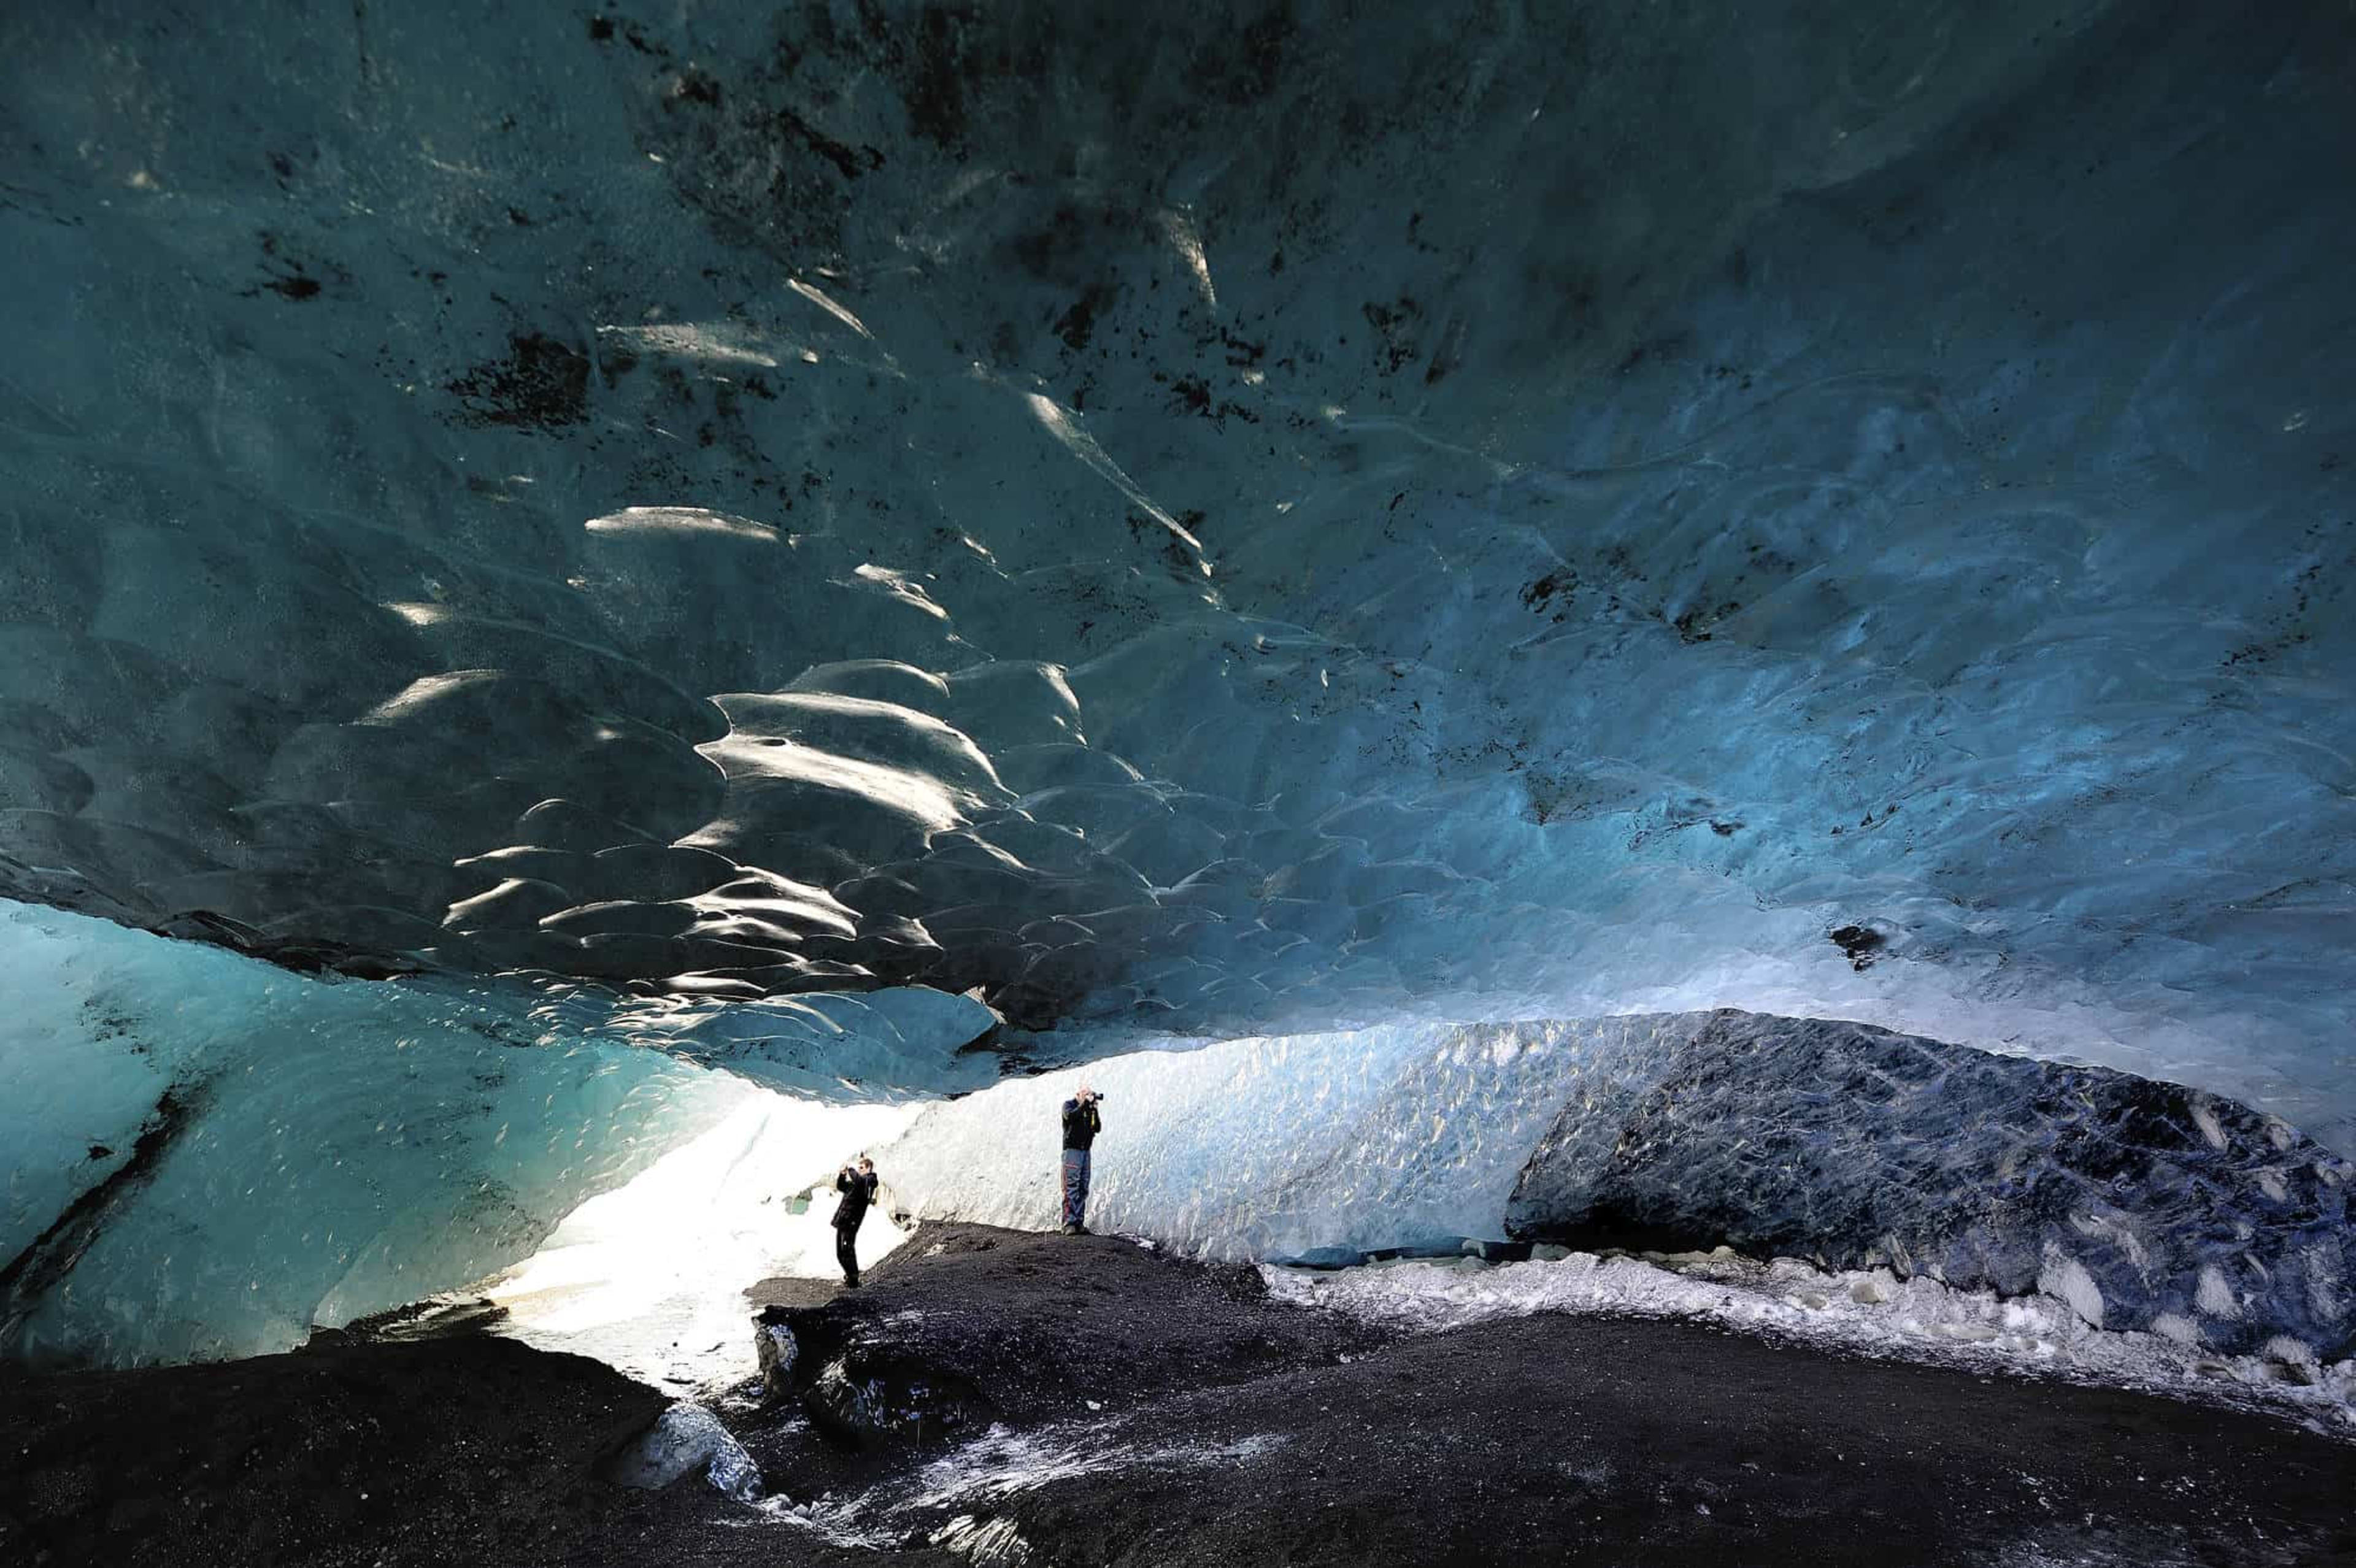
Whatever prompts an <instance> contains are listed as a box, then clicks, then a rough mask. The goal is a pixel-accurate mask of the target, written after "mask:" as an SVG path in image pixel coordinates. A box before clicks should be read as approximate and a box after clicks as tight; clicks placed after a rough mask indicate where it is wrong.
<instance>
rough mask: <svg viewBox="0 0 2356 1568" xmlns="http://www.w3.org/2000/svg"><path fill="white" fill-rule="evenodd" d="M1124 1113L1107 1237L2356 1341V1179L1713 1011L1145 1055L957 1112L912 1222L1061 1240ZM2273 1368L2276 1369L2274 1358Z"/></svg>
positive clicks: (2240, 1111) (918, 1188) (1843, 1030)
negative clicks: (1862, 1274)
mask: <svg viewBox="0 0 2356 1568" xmlns="http://www.w3.org/2000/svg"><path fill="white" fill-rule="evenodd" d="M1082 1081H1087V1082H1089V1083H1093V1084H1094V1085H1095V1086H1096V1087H1097V1088H1098V1090H1099V1091H1100V1092H1102V1093H1105V1095H1106V1104H1105V1127H1104V1131H1103V1133H1102V1134H1101V1135H1100V1136H1099V1137H1098V1145H1097V1157H1096V1164H1095V1181H1094V1186H1093V1190H1092V1192H1091V1196H1090V1200H1089V1215H1088V1217H1089V1220H1090V1221H1091V1222H1092V1224H1093V1225H1094V1226H1095V1228H1097V1229H1100V1230H1119V1231H1123V1232H1135V1233H1138V1234H1141V1235H1144V1236H1148V1237H1151V1238H1155V1239H1158V1240H1162V1241H1167V1242H1170V1243H1175V1244H1177V1245H1179V1246H1182V1247H1184V1248H1186V1249H1188V1250H1190V1251H1195V1252H1201V1253H1208V1254H1211V1255H1214V1256H1222V1257H1230V1258H1253V1259H1269V1258H1275V1259H1285V1258H1292V1257H1310V1256H1316V1255H1318V1254H1326V1255H1333V1254H1335V1253H1339V1254H1341V1255H1344V1256H1355V1255H1356V1254H1358V1253H1365V1252H1370V1251H1379V1250H1386V1249H1395V1248H1405V1249H1409V1250H1413V1249H1419V1248H1434V1247H1437V1248H1440V1249H1442V1250H1449V1251H1452V1250H1453V1249H1454V1247H1455V1246H1456V1244H1457V1243H1459V1241H1460V1240H1461V1239H1463V1238H1472V1239H1482V1238H1489V1239H1494V1238H1497V1237H1500V1236H1505V1235H1512V1236H1515V1237H1520V1238H1523V1239H1535V1240H1547V1241H1554V1240H1561V1241H1573V1242H1581V1243H1589V1244H1594V1243H1616V1244H1622V1245H1636V1244H1643V1245H1653V1244H1658V1245H1666V1246H1670V1247H1694V1248H1708V1247H1712V1246H1717V1245H1721V1244H1727V1243H1731V1244H1733V1245H1735V1246H1737V1247H1740V1248H1742V1249H1743V1250H1745V1251H1746V1252H1747V1253H1751V1254H1752V1255H1753V1256H1756V1257H1762V1258H1763V1257H1772V1256H1777V1255H1790V1256H1794V1257H1798V1258H1803V1259H1806V1260H1808V1261H1810V1262H1812V1263H1813V1264H1815V1266H1816V1267H1818V1268H1819V1269H1825V1270H1858V1271H1870V1270H1876V1269H1881V1270H1889V1271H1891V1272H1893V1273H1894V1274H1895V1275H1896V1276H1897V1277H1898V1278H1900V1279H1906V1278H1911V1277H1916V1276H1920V1277H1923V1278H1927V1279H1931V1280H1934V1281H1937V1282H1939V1283H1940V1284H1941V1285H1944V1286H1946V1287H1949V1288H1951V1289H1954V1290H1958V1291H1966V1292H1988V1293H1992V1294H1994V1295H1997V1296H2029V1295H2042V1296H2051V1297H2052V1298H2053V1299H2054V1300H2055V1301H2056V1302H2057V1303H2060V1304H2061V1306H2062V1307H2066V1309H2067V1310H2068V1311H2070V1312H2072V1313H2074V1314H2075V1315H2076V1316H2078V1317H2081V1318H2083V1320H2084V1321H2086V1322H2087V1323H2088V1324H2090V1325H2091V1326H2093V1327H2094V1328H2114V1329H2118V1328H2126V1329H2135V1330H2140V1331H2146V1332H2154V1333H2158V1334H2159V1335H2161V1336H2162V1337H2164V1338H2168V1339H2174V1340H2176V1341H2178V1342H2179V1343H2183V1344H2188V1345H2194V1346H2206V1347H2208V1348H2210V1349H2214V1350H2219V1351H2227V1352H2246V1351H2255V1350H2259V1349H2266V1348H2268V1347H2273V1348H2275V1349H2280V1348H2281V1347H2282V1346H2296V1347H2300V1348H2301V1349H2298V1351H2297V1359H2302V1360H2308V1361H2312V1360H2315V1359H2316V1358H2317V1357H2318V1356H2319V1355H2320V1356H2322V1357H2323V1358H2325V1359H2327V1360H2329V1359H2337V1358H2344V1357H2345V1356H2347V1355H2348V1353H2349V1351H2350V1349H2351V1343H2356V1228H2351V1224H2350V1216H2349V1203H2350V1197H2351V1184H2356V1167H2351V1165H2350V1163H2349V1162H2348V1161H2347V1160H2345V1159H2342V1158H2340V1157H2337V1156H2334V1155H2332V1154H2330V1153H2329V1151H2327V1150H2325V1149H2323V1148H2322V1147H2319V1146H2318V1145H2317V1144H2316V1143H2314V1142H2313V1141H2312V1140H2310V1139H2308V1138H2306V1137H2304V1136H2301V1135H2300V1134H2299V1133H2298V1132H2297V1130H2296V1129H2294V1128H2292V1127H2291V1126H2289V1125H2287V1124H2286V1123H2284V1122H2282V1121H2280V1120H2279V1119H2278V1118H2274V1117H2269V1116H2265V1115H2259V1114H2256V1113H2254V1112H2252V1111H2251V1110H2249V1109H2248V1108H2247V1107H2245V1106H2243V1105H2240V1104H2236V1103H2234V1102H2233V1101H2230V1100H2224V1099H2221V1098H2218V1097H2216V1096H2213V1095H2209V1094H2204V1093H2200V1092H2198V1091H2188V1090H2184V1089H2181V1088H2179V1087H2176V1086H2173V1085H2168V1084H2160V1083H2152V1082H2149V1081H2147V1080H2143V1079H2138V1078H2135V1077H2132V1076H2130V1075H2127V1074H2124V1073H2117V1072H2107V1071H2104V1070H2103V1069H2099V1068H2072V1067H2061V1066H2056V1065H2053V1064H2050V1063H2044V1062H2039V1061H2032V1060H2029V1059H2028V1058H2023V1057H2000V1056H1995V1055H1992V1054H1989V1053H1987V1052H1985V1051H1977V1050H1974V1049H1972V1048H1969V1047H1963V1046H1954V1045H1948V1044H1945V1043H1943V1042H1940V1041H1936V1040H1923V1039H1920V1038H1916V1037H1911V1036H1905V1035H1899V1034H1893V1033H1891V1032H1890V1031H1888V1030H1883V1029H1874V1028H1872V1027H1870V1026H1863V1025H1856V1024H1842V1023H1827V1022H1825V1021H1823V1020H1819V1019H1779V1018H1770V1017H1763V1016H1760V1015H1755V1014H1748V1013H1740V1012H1734V1011H1731V1010H1721V1011H1718V1012H1711V1013H1683V1014H1655V1015H1650V1016H1632V1017H1624V1018H1616V1019H1592V1020H1554V1021H1529V1022H1518V1023H1503V1024H1477V1025H1462V1026H1444V1025H1419V1026H1409V1027H1404V1028H1387V1029H1373V1030H1366V1031H1362V1032H1358V1033H1352V1034H1331V1035H1324V1036H1314V1037H1297V1038H1279V1039H1254V1040H1230V1041H1226V1042H1223V1043H1220V1044H1216V1045H1209V1046H1205V1047H1203V1048H1202V1049H1199V1050H1197V1051H1193V1052H1191V1053H1187V1054H1180V1055H1175V1056H1173V1055H1171V1054H1169V1053H1167V1052H1166V1051H1148V1052H1142V1053H1140V1054H1136V1055H1130V1056H1122V1057H1118V1058H1115V1059H1113V1060H1110V1061H1099V1062H1096V1063H1092V1064H1090V1065H1089V1066H1087V1067H1084V1068H1077V1069H1074V1070H1071V1071H1069V1072H1062V1073H1056V1074H1051V1075H1048V1076H1044V1077H1041V1078H1037V1079H1033V1080H1027V1081H1022V1082H1016V1083H1006V1084H1003V1085H1001V1086H999V1087H997V1088H995V1089H991V1090H989V1091H986V1092H984V1093H980V1094H975V1095H970V1096H968V1097H966V1098H964V1099H961V1100H957V1101H953V1102H949V1103H948V1104H940V1105H937V1106H934V1107H932V1108H930V1109H928V1110H926V1111H925V1112H923V1113H922V1114H921V1115H918V1116H917V1117H916V1120H915V1121H914V1122H912V1123H911V1124H910V1125H909V1126H908V1130H907V1132H906V1133H905V1136H903V1137H901V1138H900V1139H899V1141H897V1142H896V1143H894V1144H892V1145H890V1146H888V1147H884V1148H883V1149H880V1150H877V1151H875V1156H874V1157H875V1160H876V1165H877V1168H878V1170H879V1171H880V1172H881V1173H882V1174H883V1178H884V1180H885V1182H886V1183H887V1184H888V1186H889V1187H890V1189H891V1190H892V1192H893V1193H894V1198H895V1200H896V1201H897V1202H898V1203H899V1204H901V1205H903V1206H905V1208H906V1209H907V1210H908V1211H909V1212H911V1213H913V1214H916V1215H918V1216H923V1217H930V1218H937V1219H958V1220H978V1221H985V1222H989V1223H995V1224H1001V1225H1012V1226H1018V1227H1029V1228H1040V1227H1044V1226H1045V1225H1047V1224H1050V1223H1052V1221H1053V1220H1054V1217H1055V1213H1056V1211H1057V1188H1056V1182H1057V1175H1056V1171H1057V1154H1056V1150H1057V1147H1058V1145H1059V1143H1060V1122H1059V1120H1058V1116H1057V1106H1058V1104H1060V1102H1061V1101H1062V1099H1063V1098H1064V1097H1065V1096H1066V1095H1067V1094H1069V1093H1071V1091H1072V1089H1073V1088H1074V1086H1075V1085H1076V1083H1079V1082H1082ZM2276 1341H2280V1345H2276Z"/></svg>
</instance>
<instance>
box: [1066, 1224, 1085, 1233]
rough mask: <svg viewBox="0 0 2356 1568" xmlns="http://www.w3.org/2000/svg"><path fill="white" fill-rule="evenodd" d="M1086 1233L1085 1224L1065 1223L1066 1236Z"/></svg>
mask: <svg viewBox="0 0 2356 1568" xmlns="http://www.w3.org/2000/svg"><path fill="white" fill-rule="evenodd" d="M1087 1233H1088V1230H1087V1226H1085V1225H1072V1224H1067V1225H1066V1226H1065V1227H1064V1234H1066V1235H1067V1236H1085V1235H1087Z"/></svg>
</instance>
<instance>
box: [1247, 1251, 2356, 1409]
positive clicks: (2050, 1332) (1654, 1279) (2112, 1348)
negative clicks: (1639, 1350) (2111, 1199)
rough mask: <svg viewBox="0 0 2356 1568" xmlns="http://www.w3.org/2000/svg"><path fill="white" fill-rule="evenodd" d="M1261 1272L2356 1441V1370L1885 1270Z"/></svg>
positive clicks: (1425, 1314) (1311, 1301)
mask: <svg viewBox="0 0 2356 1568" xmlns="http://www.w3.org/2000/svg"><path fill="white" fill-rule="evenodd" d="M1260 1272H1261V1274H1262V1275H1264V1276H1265V1277H1266V1278H1267V1280H1268V1283H1269V1293H1270V1294H1271V1295H1272V1296H1275V1297H1276V1298H1277V1299H1279V1300H1280V1301H1290V1302H1292V1303H1295V1304H1296V1305H1299V1306H1301V1307H1321V1308H1324V1309H1327V1310H1332V1311H1339V1312H1349V1313H1355V1314H1357V1315H1360V1316H1363V1317H1368V1318H1371V1319H1373V1320H1375V1321H1377V1322H1382V1323H1388V1324H1393V1325H1397V1326H1399V1327H1403V1328H1413V1329H1418V1330H1422V1331H1427V1332H1437V1331H1440V1330H1442V1329H1447V1328H1461V1327H1462V1326H1463V1325H1465V1324H1468V1323H1478V1322H1483V1321H1485V1320H1488V1319H1491V1318H1497V1317H1520V1316H1523V1315H1526V1314H1528V1313H1534V1312H1588V1313H1627V1314H1633V1315H1636V1316H1640V1317H1676V1318H1687V1319H1697V1320H1699V1321H1703V1322H1708V1323H1717V1324H1721V1325H1723V1326H1725V1327H1727V1328H1738V1329H1741V1330H1743V1331H1745V1332H1748V1333H1760V1334H1767V1335H1772V1336H1776V1337H1780V1338H1784V1339H1795V1340H1798V1341H1801V1342H1803V1343H1807V1344H1813V1345H1816V1346H1820V1347H1822V1348H1824V1349H1834V1350H1839V1351H1843V1352H1847V1353H1851V1354H1865V1355H1873V1356H1891V1357H1898V1358H1903V1359H1905V1360H1922V1361H1931V1362H1935V1363H1938V1364H1942V1365H1947V1366H1958V1367H1962V1368H1965V1369H1966V1370H1970V1371H2007V1372H2014V1373H2026V1374H2029V1375H2032V1376H2040V1377H2059V1378H2066V1379H2069V1380H2071V1381H2077V1382H2086V1383H2097V1384H2103V1385H2106V1386H2111V1387H2125V1388H2139V1389H2147V1390H2149V1391H2152V1392H2159V1393H2166V1394H2170V1395H2173V1396H2175V1397H2177V1398H2181V1399H2194V1400H2207V1401H2214V1402H2218V1403H2233V1404H2239V1405H2243V1406H2246V1407H2250V1408H2254V1409H2259V1410H2264V1411H2266V1412H2269V1413H2275V1414H2277V1415H2286V1416H2288V1417H2290V1418H2292V1419H2294V1420H2296V1421H2298V1422H2300V1423H2301V1424H2306V1425H2308V1426H2311V1427H2313V1428H2314V1429H2315V1430H2317V1431H2320V1432H2326V1433H2329V1434H2331V1435H2335V1436H2340V1437H2343V1438H2349V1439H2351V1440H2356V1360H2339V1361H2331V1362H2322V1361H2319V1360H2317V1358H2316V1356H2315V1354H2314V1352H2313V1350H2312V1349H2311V1348H2310V1347H2307V1346H2303V1345H2299V1344H2296V1343H2292V1342H2287V1341H2286V1342H2283V1343H2279V1344H2275V1345H2270V1346H2268V1347H2267V1348H2266V1349H2265V1350H2264V1351H2262V1352H2258V1353H2253V1354H2248V1355H2222V1354H2219V1353H2217V1352H2215V1351H2213V1350H2207V1349H2201V1347H2200V1346H2199V1345H2197V1344H2194V1343H2188V1342H2187V1340H2188V1339H2190V1334H2189V1332H2188V1330H2189V1329H2190V1325H2187V1324H2183V1323H2181V1322H2169V1323H2164V1324H2162V1325H2161V1326H2160V1327H2159V1328H2158V1330H2157V1331H2155V1332H2149V1333H2145V1332H2136V1331H2126V1330H2118V1329H2104V1328H2095V1327H2094V1326H2093V1325H2092V1324H2089V1323H2087V1322H2086V1321H2085V1320H2084V1319H2083V1317H2080V1316H2079V1315H2078V1314H2077V1313H2076V1312H2075V1311H2073V1310H2072V1308H2071V1307H2069V1305H2068V1304H2067V1303H2065V1302H2060V1301H2055V1300H2052V1299H2051V1298H2047V1297H2042V1296H2031V1297H2027V1298H2008V1297H1999V1296H1995V1295H1992V1294H1990V1293H1988V1292H1986V1291H1963V1290H1955V1289H1952V1288H1950V1287H1949V1286H1947V1285H1942V1284H1940V1283H1939V1282H1938V1281H1936V1280H1932V1279H1925V1278H1919V1277H1918V1278H1913V1279H1901V1278H1899V1277H1898V1276H1897V1275H1894V1274H1892V1273H1891V1272H1890V1270H1888V1269H1872V1270H1840V1271H1835V1272H1826V1271H1825V1270H1822V1269H1818V1268H1815V1267H1813V1266H1811V1265H1809V1264H1805V1263H1803V1262H1801V1261H1799V1260H1798V1259H1795V1258H1774V1259H1772V1260H1766V1259H1760V1258H1755V1257H1746V1256H1742V1255H1739V1254H1737V1253H1734V1252H1733V1251H1732V1250H1731V1249H1730V1248H1723V1247H1721V1248H1719V1249H1718V1250H1717V1251H1716V1252H1714V1253H1667V1254H1664V1253H1646V1254H1644V1255H1642V1256H1629V1255H1625V1254H1611V1255H1598V1254H1595V1253H1568V1254H1567V1255H1562V1256H1557V1257H1550V1258H1547V1259H1544V1260H1533V1261H1530V1262H1526V1263H1515V1264H1494V1265H1493V1264H1481V1263H1477V1262H1475V1261H1473V1260H1472V1259H1469V1258H1468V1259H1464V1260H1461V1261H1459V1262H1455V1263H1430V1262H1408V1261H1401V1262H1396V1263H1383V1264H1372V1265H1369V1266H1365V1267H1359V1268H1350V1269H1343V1270H1339V1271H1333V1272H1320V1273H1310V1272H1307V1271H1304V1270H1300V1269H1291V1268H1283V1267H1277V1266H1272V1265H1264V1266H1263V1267H1262V1269H1261V1271H1260Z"/></svg>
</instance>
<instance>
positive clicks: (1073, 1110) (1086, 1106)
mask: <svg viewBox="0 0 2356 1568" xmlns="http://www.w3.org/2000/svg"><path fill="white" fill-rule="evenodd" d="M1102 1098H1103V1096H1102V1095H1100V1094H1098V1093H1097V1092H1096V1091H1095V1090H1093V1089H1091V1088H1089V1087H1088V1086H1087V1084H1085V1083H1083V1084H1081V1085H1080V1092H1079V1093H1076V1094H1075V1095H1073V1096H1072V1097H1071V1098H1070V1099H1068V1100H1066V1101H1065V1102H1064V1234H1066V1235H1067V1236H1085V1235H1087V1233H1088V1226H1087V1217H1088V1149H1089V1147H1090V1146H1091V1145H1093V1144H1094V1143H1095V1142H1096V1141H1097V1134H1098V1133H1099V1132H1101V1131H1103V1130H1104V1118H1103V1117H1102V1116H1100V1115H1098V1114H1097V1103H1098V1101H1099V1100H1100V1099H1102Z"/></svg>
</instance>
